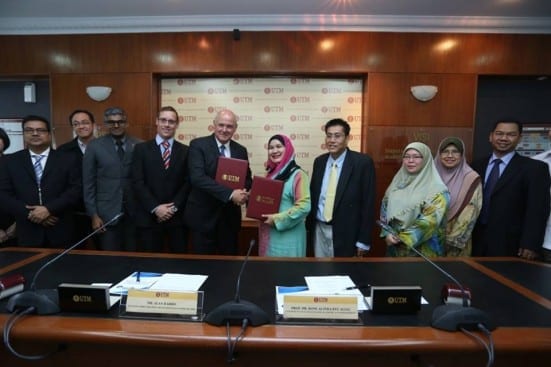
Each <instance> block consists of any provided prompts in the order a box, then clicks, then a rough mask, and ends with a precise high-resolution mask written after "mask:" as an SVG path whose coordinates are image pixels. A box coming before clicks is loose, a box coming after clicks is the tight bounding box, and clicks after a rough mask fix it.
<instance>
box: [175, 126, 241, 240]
mask: <svg viewBox="0 0 551 367" xmlns="http://www.w3.org/2000/svg"><path fill="white" fill-rule="evenodd" d="M230 153H231V157H232V158H237V159H244V160H247V161H248V160H249V155H248V153H247V149H246V148H245V147H244V146H242V145H241V144H238V143H236V142H235V141H233V140H232V141H230ZM219 156H220V153H219V151H218V144H217V143H216V139H215V138H214V134H212V135H210V136H205V137H201V138H197V139H194V140H192V141H191V142H190V144H189V154H188V162H189V177H190V182H191V192H190V194H189V198H188V200H187V204H186V210H185V213H184V218H185V222H186V224H187V225H188V227H189V228H190V229H191V230H192V231H197V232H202V233H206V232H209V231H212V230H213V229H214V228H215V227H216V223H217V222H218V220H219V219H220V217H221V214H222V211H223V209H224V208H225V209H227V210H228V211H230V212H231V215H230V216H229V217H227V218H224V219H223V220H226V221H229V223H230V225H231V227H232V228H233V229H234V230H235V231H236V232H238V231H239V229H240V228H241V208H240V207H239V206H237V205H234V204H233V203H232V202H231V200H230V195H231V193H232V192H233V190H232V189H230V188H227V187H226V186H223V185H220V184H219V183H217V182H216V181H215V180H214V178H215V176H216V168H217V167H218V157H219ZM251 184H252V176H251V170H250V169H247V178H246V180H245V188H246V189H250V187H251Z"/></svg>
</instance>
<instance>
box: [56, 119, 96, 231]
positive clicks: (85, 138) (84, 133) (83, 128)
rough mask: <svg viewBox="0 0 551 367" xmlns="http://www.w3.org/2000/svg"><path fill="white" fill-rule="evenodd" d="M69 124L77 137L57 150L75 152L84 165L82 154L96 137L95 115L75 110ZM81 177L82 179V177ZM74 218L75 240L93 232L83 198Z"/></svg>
mask: <svg viewBox="0 0 551 367" xmlns="http://www.w3.org/2000/svg"><path fill="white" fill-rule="evenodd" d="M69 124H70V125H71V127H72V128H73V132H74V133H75V135H76V137H75V138H74V139H72V140H70V141H68V142H67V143H65V144H62V145H60V146H59V147H58V148H57V150H58V151H60V152H67V153H69V154H73V155H74V156H75V159H76V161H77V162H78V164H79V166H82V156H83V155H84V152H85V151H86V146H87V145H88V143H89V142H90V141H91V140H92V139H94V130H95V126H96V123H95V119H94V115H93V114H92V113H91V112H90V111H87V110H74V111H73V112H71V114H70V115H69ZM80 179H81V180H82V177H80ZM74 219H75V230H74V232H73V242H77V241H80V240H81V239H83V238H84V237H86V236H87V235H89V234H90V233H92V222H91V219H90V217H89V216H88V214H86V208H85V207H84V201H83V200H81V201H80V203H79V205H78V207H77V208H76V209H75V212H74Z"/></svg>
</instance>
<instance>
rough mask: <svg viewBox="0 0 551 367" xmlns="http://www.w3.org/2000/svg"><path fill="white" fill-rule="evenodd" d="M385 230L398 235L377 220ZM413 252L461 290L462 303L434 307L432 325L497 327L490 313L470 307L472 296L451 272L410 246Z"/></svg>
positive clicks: (449, 327) (446, 326) (454, 328)
mask: <svg viewBox="0 0 551 367" xmlns="http://www.w3.org/2000/svg"><path fill="white" fill-rule="evenodd" d="M377 224H379V225H380V226H381V227H382V228H383V229H384V230H385V231H387V232H388V233H390V234H392V235H394V236H396V237H398V234H397V233H396V231H395V230H394V229H393V228H392V227H390V226H389V225H388V224H386V223H383V222H381V221H379V220H378V221H377ZM408 248H409V249H411V250H412V251H413V252H415V253H416V254H417V255H419V256H421V257H422V258H423V259H424V260H425V261H427V262H428V263H429V264H431V265H432V266H434V267H435V268H436V269H437V270H438V271H439V272H440V273H442V274H444V275H445V276H446V277H447V278H448V279H450V280H451V281H452V282H453V283H454V284H455V285H456V286H457V287H458V288H459V290H460V291H461V298H462V301H463V302H462V304H460V305H458V304H450V303H448V304H445V305H440V306H438V307H436V308H435V309H434V311H433V312H432V321H431V326H432V327H433V328H436V329H441V330H447V331H457V330H459V329H461V328H463V329H467V330H478V329H479V328H478V324H482V325H484V326H485V327H486V328H487V329H488V330H494V329H495V328H496V325H495V323H494V322H493V321H492V320H491V319H490V317H489V316H488V314H486V313H485V312H484V311H482V310H479V309H478V308H475V307H470V306H469V305H470V297H469V294H468V293H467V292H466V291H465V288H464V287H463V286H462V285H461V283H459V281H458V280H457V279H455V277H453V276H452V275H451V274H450V273H448V272H447V271H445V270H444V269H442V268H441V267H440V266H438V265H437V264H436V263H434V262H433V261H432V260H431V259H429V258H428V257H426V256H425V255H423V253H421V252H420V251H419V250H417V249H416V248H415V247H413V246H411V247H410V246H408Z"/></svg>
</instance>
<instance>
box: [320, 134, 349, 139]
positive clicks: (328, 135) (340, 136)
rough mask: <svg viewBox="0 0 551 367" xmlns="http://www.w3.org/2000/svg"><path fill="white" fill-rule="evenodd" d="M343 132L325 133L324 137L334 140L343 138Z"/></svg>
mask: <svg viewBox="0 0 551 367" xmlns="http://www.w3.org/2000/svg"><path fill="white" fill-rule="evenodd" d="M344 136H345V135H344V134H342V133H335V134H325V139H327V140H331V139H335V140H340V139H342V138H344Z"/></svg>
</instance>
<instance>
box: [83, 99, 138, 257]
mask: <svg viewBox="0 0 551 367" xmlns="http://www.w3.org/2000/svg"><path fill="white" fill-rule="evenodd" d="M104 124H105V125H106V126H107V128H108V130H109V134H108V135H105V136H102V137H101V138H97V139H94V140H92V141H91V142H90V143H89V144H88V146H87V147H86V152H85V153H84V157H83V160H82V182H83V190H84V205H85V206H86V212H87V213H88V215H89V216H90V217H91V218H92V228H93V229H98V228H100V227H101V226H103V224H104V223H106V222H108V221H109V220H111V219H112V218H113V217H115V216H116V215H117V214H119V213H121V212H124V216H123V217H122V218H121V219H119V220H118V221H117V222H115V223H113V224H112V225H110V226H108V227H107V228H105V229H104V230H102V231H101V232H100V235H99V238H98V239H99V246H100V248H101V249H102V250H114V251H117V250H128V251H133V250H135V248H136V243H135V236H134V225H133V220H132V218H131V216H132V213H133V212H134V210H133V208H132V205H133V200H132V190H131V177H130V175H131V172H130V168H131V164H132V152H133V151H134V145H136V144H137V143H139V142H140V141H139V140H138V139H136V138H133V137H131V136H128V135H127V134H126V128H127V121H126V113H125V112H124V110H123V109H121V108H118V107H111V108H108V109H106V110H105V113H104Z"/></svg>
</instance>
